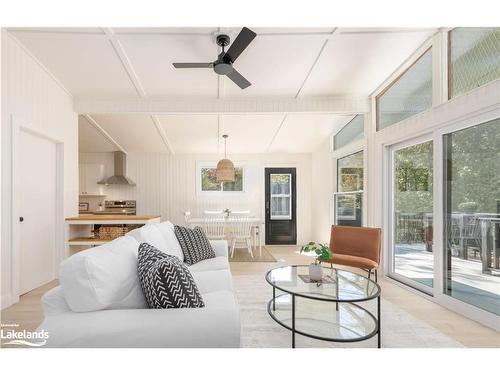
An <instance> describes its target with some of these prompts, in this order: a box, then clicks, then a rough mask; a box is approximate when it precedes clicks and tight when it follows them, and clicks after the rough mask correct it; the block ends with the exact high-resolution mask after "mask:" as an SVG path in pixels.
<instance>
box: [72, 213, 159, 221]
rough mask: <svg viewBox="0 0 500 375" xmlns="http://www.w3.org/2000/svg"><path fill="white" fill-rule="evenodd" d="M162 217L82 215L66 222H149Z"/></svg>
mask: <svg viewBox="0 0 500 375" xmlns="http://www.w3.org/2000/svg"><path fill="white" fill-rule="evenodd" d="M159 218H160V215H143V216H138V215H81V216H75V217H68V218H66V221H96V222H99V221H117V222H127V221H142V220H143V221H149V220H155V219H159Z"/></svg>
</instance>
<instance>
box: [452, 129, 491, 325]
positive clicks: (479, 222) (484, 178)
mask: <svg viewBox="0 0 500 375" xmlns="http://www.w3.org/2000/svg"><path fill="white" fill-rule="evenodd" d="M443 148H444V149H443V155H444V164H443V165H444V175H445V181H444V189H443V190H444V191H443V193H444V202H445V222H444V223H443V229H444V241H445V243H444V244H443V245H444V248H445V255H444V275H445V278H444V279H445V280H444V281H445V283H444V284H445V286H444V293H445V294H448V295H449V296H451V297H453V298H456V299H459V300H461V301H464V302H466V303H469V304H471V305H475V306H477V307H479V308H481V309H484V310H486V311H489V312H491V313H493V314H496V315H500V177H499V173H498V171H499V166H500V153H499V152H498V150H500V119H496V120H493V121H489V122H486V123H483V124H480V125H476V126H473V127H470V128H467V129H462V130H458V131H456V132H453V133H449V134H445V135H444V138H443Z"/></svg>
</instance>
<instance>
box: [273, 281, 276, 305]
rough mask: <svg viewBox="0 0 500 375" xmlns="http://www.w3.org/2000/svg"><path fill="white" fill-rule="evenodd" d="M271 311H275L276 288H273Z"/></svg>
mask: <svg viewBox="0 0 500 375" xmlns="http://www.w3.org/2000/svg"><path fill="white" fill-rule="evenodd" d="M273 311H276V288H275V287H274V286H273Z"/></svg>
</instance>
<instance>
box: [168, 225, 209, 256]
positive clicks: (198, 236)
mask: <svg viewBox="0 0 500 375" xmlns="http://www.w3.org/2000/svg"><path fill="white" fill-rule="evenodd" d="M174 231H175V236H176V237H177V239H178V240H179V244H180V245H181V249H182V252H183V253H184V261H185V262H186V263H187V264H189V265H192V264H195V263H198V262H200V261H202V260H205V259H210V258H215V252H214V249H212V245H210V241H209V240H208V238H207V236H206V235H205V233H203V231H202V230H201V228H200V227H196V228H194V229H190V228H184V227H180V226H178V225H176V226H175V228H174Z"/></svg>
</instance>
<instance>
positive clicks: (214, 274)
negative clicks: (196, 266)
mask: <svg viewBox="0 0 500 375" xmlns="http://www.w3.org/2000/svg"><path fill="white" fill-rule="evenodd" d="M191 274H192V275H193V279H194V281H195V282H196V285H197V286H198V290H199V291H200V293H201V294H202V295H204V294H205V293H212V292H217V291H221V290H225V291H232V290H233V280H232V278H231V272H229V270H217V271H203V272H192V273H191Z"/></svg>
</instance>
